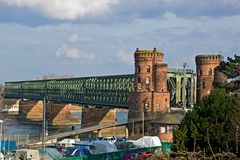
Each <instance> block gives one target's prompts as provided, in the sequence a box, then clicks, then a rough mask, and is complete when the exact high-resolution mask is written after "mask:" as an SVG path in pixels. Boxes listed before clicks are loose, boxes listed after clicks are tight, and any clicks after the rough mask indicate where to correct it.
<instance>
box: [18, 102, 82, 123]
mask: <svg viewBox="0 0 240 160" xmlns="http://www.w3.org/2000/svg"><path fill="white" fill-rule="evenodd" d="M81 112H82V107H81V106H79V105H73V104H56V103H53V102H48V103H47V106H46V114H47V115H46V119H47V120H48V124H51V125H57V126H65V125H73V126H74V125H80V123H81ZM42 117H43V102H42V101H36V100H20V102H19V115H18V118H19V119H21V120H23V122H24V121H26V122H27V121H34V122H39V123H41V121H42Z"/></svg>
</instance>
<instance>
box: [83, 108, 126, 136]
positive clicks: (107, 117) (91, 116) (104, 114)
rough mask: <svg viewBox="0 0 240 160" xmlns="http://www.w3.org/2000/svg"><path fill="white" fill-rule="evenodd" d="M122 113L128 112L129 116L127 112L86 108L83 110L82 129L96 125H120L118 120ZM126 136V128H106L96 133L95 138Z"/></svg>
mask: <svg viewBox="0 0 240 160" xmlns="http://www.w3.org/2000/svg"><path fill="white" fill-rule="evenodd" d="M120 112H126V115H127V111H126V110H120V109H109V108H94V107H88V108H87V107H84V108H83V110H82V127H83V128H84V127H90V126H96V125H100V126H101V125H102V126H104V125H109V124H114V125H115V124H117V123H118V118H120V117H118V116H117V114H118V113H120ZM121 118H124V117H121ZM126 121H127V120H126ZM125 135H126V127H125V126H121V127H112V128H106V129H101V130H98V131H97V132H95V136H97V137H110V136H125Z"/></svg>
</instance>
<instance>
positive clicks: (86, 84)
mask: <svg viewBox="0 0 240 160" xmlns="http://www.w3.org/2000/svg"><path fill="white" fill-rule="evenodd" d="M133 81H134V76H133V75H132V74H131V75H117V76H105V77H82V78H71V79H54V80H39V81H21V82H6V83H5V98H17V99H35V100H41V99H43V98H46V99H47V100H49V101H55V102H68V103H80V104H89V105H90V104H93V105H100V106H117V107H123V108H126V107H128V94H129V93H130V92H132V91H133V88H134V87H133Z"/></svg>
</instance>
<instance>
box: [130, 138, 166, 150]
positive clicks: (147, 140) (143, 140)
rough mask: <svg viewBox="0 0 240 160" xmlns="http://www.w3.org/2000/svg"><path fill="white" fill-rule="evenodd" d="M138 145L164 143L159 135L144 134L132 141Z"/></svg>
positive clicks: (155, 145) (151, 145)
mask: <svg viewBox="0 0 240 160" xmlns="http://www.w3.org/2000/svg"><path fill="white" fill-rule="evenodd" d="M132 142H133V144H134V145H135V146H136V147H139V148H144V147H160V146H162V143H161V141H160V139H159V137H157V136H144V137H142V138H140V139H138V140H136V141H132Z"/></svg>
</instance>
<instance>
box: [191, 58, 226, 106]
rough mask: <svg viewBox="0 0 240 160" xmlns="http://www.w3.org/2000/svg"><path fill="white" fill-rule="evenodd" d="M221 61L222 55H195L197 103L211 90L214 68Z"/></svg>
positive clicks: (214, 74) (215, 72)
mask: <svg viewBox="0 0 240 160" xmlns="http://www.w3.org/2000/svg"><path fill="white" fill-rule="evenodd" d="M223 60H224V58H223V56H222V55H197V56H196V57H195V61H196V67H197V70H196V72H197V103H199V101H200V100H201V99H202V98H203V97H204V96H207V95H208V94H209V93H210V92H211V90H212V89H213V81H214V79H215V78H216V75H217V70H216V67H217V66H219V64H220V62H221V61H223Z"/></svg>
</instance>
